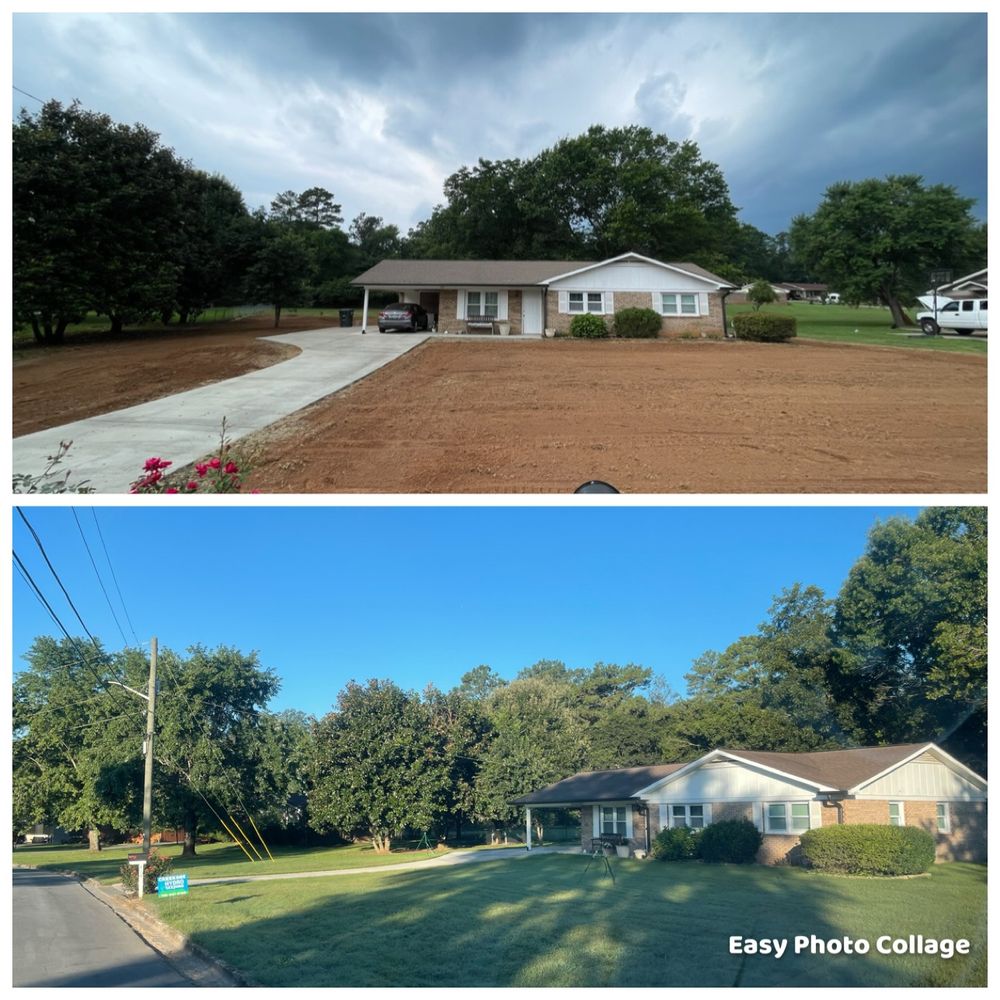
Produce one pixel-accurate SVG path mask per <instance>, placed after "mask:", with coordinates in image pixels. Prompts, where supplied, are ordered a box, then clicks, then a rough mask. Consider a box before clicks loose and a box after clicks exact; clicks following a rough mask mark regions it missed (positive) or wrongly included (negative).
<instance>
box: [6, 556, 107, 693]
mask: <svg viewBox="0 0 1000 1000" xmlns="http://www.w3.org/2000/svg"><path fill="white" fill-rule="evenodd" d="M12 552H13V556H14V561H15V563H16V565H17V570H18V572H19V573H20V574H21V577H22V579H23V580H24V581H25V583H27V584H28V586H29V587H30V588H31V591H32V593H34V595H35V597H36V598H37V599H38V601H39V602H40V603H41V605H42V606H43V607H44V608H45V610H46V611H48V613H49V615H50V617H51V618H52V620H53V621H54V622H55V623H56V625H57V626H58V627H59V630H60V631H61V632H62V634H63V635H64V636H66V639H67V641H68V642H69V643H70V645H71V646H72V647H73V648H74V649H75V650H76V652H77V655H78V656H79V657H80V664H78V665H81V664H82V665H83V666H85V667H86V668H87V669H88V670H89V671H90V672H91V673H92V674H93V675H94V679H95V680H96V681H97V684H98V687H100V688H103V689H104V690H105V691H107V692H108V693H109V694H111V695H112V696H114V697H120V695H119V692H118V690H117V688H112V687H111V686H110V685H109V684H108V682H107V681H106V680H104V678H102V677H101V676H100V674H98V672H97V671H96V670H95V669H94V666H93V664H92V663H91V661H90V659H88V657H87V654H86V653H85V651H84V650H83V648H82V647H81V646H80V643H79V642H78V640H77V639H76V637H75V636H72V635H70V633H69V630H68V629H67V628H66V626H65V625H63V623H62V620H61V619H60V618H59V616H58V615H57V614H56V613H55V611H53V610H52V605H51V604H49V602H48V600H46V598H45V595H44V594H43V593H42V590H41V588H40V587H39V586H38V584H37V583H36V582H35V579H34V577H32V575H31V573H30V572H29V571H28V568H27V566H25V565H24V563H23V562H22V561H21V557H20V556H19V555H18V554H17V552H16V551H14V550H12ZM91 638H93V637H91ZM95 648H96V649H97V650H98V652H99V653H101V655H102V656H104V654H103V652H102V651H101V649H100V647H99V646H97V645H96V643H95ZM102 666H105V667H107V666H109V663H108V660H107V657H106V656H104V660H103V662H102ZM66 670H67V672H68V671H69V665H68V664H67V665H66ZM71 676H72V675H71Z"/></svg>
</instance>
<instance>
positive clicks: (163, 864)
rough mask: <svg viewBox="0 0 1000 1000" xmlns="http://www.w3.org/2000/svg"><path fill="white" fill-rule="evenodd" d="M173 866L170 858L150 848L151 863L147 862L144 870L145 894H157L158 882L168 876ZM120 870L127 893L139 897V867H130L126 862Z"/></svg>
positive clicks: (143, 888)
mask: <svg viewBox="0 0 1000 1000" xmlns="http://www.w3.org/2000/svg"><path fill="white" fill-rule="evenodd" d="M171 864H172V862H171V859H170V858H168V857H165V856H164V855H162V854H160V853H159V852H158V851H155V850H153V849H152V848H150V850H149V861H147V862H146V867H145V868H144V869H143V879H142V883H143V884H142V891H143V892H144V893H147V892H156V880H157V879H158V878H159V877H160V876H161V875H167V874H168V873H169V872H170V867H171ZM118 870H119V871H120V872H121V876H122V885H123V886H124V887H125V891H126V892H127V893H128V894H129V895H130V896H135V895H138V893H139V866H138V865H130V864H129V863H128V862H127V861H126V862H125V863H124V864H123V865H122V866H121V868H119V869H118Z"/></svg>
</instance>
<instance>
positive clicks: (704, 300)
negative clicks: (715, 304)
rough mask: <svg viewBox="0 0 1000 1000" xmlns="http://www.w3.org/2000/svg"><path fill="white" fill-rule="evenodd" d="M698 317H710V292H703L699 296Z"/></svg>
mask: <svg viewBox="0 0 1000 1000" xmlns="http://www.w3.org/2000/svg"><path fill="white" fill-rule="evenodd" d="M698 315H699V316H707V315H708V292H702V293H701V294H699V296H698Z"/></svg>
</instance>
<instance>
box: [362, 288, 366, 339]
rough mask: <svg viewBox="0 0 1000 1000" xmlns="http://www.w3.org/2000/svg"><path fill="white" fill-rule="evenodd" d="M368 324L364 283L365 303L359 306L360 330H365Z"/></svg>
mask: <svg viewBox="0 0 1000 1000" xmlns="http://www.w3.org/2000/svg"><path fill="white" fill-rule="evenodd" d="M367 325H368V286H367V285H365V304H364V305H363V306H362V307H361V332H362V333H364V332H365V327H366V326H367Z"/></svg>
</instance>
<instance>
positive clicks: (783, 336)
mask: <svg viewBox="0 0 1000 1000" xmlns="http://www.w3.org/2000/svg"><path fill="white" fill-rule="evenodd" d="M733 333H735V334H736V337H737V339H738V340H757V341H761V342H764V343H772V344H773V343H779V342H781V341H785V340H791V339H792V337H794V336H795V317H794V316H775V315H774V314H773V313H757V312H753V313H736V314H735V315H734V316H733Z"/></svg>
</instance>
